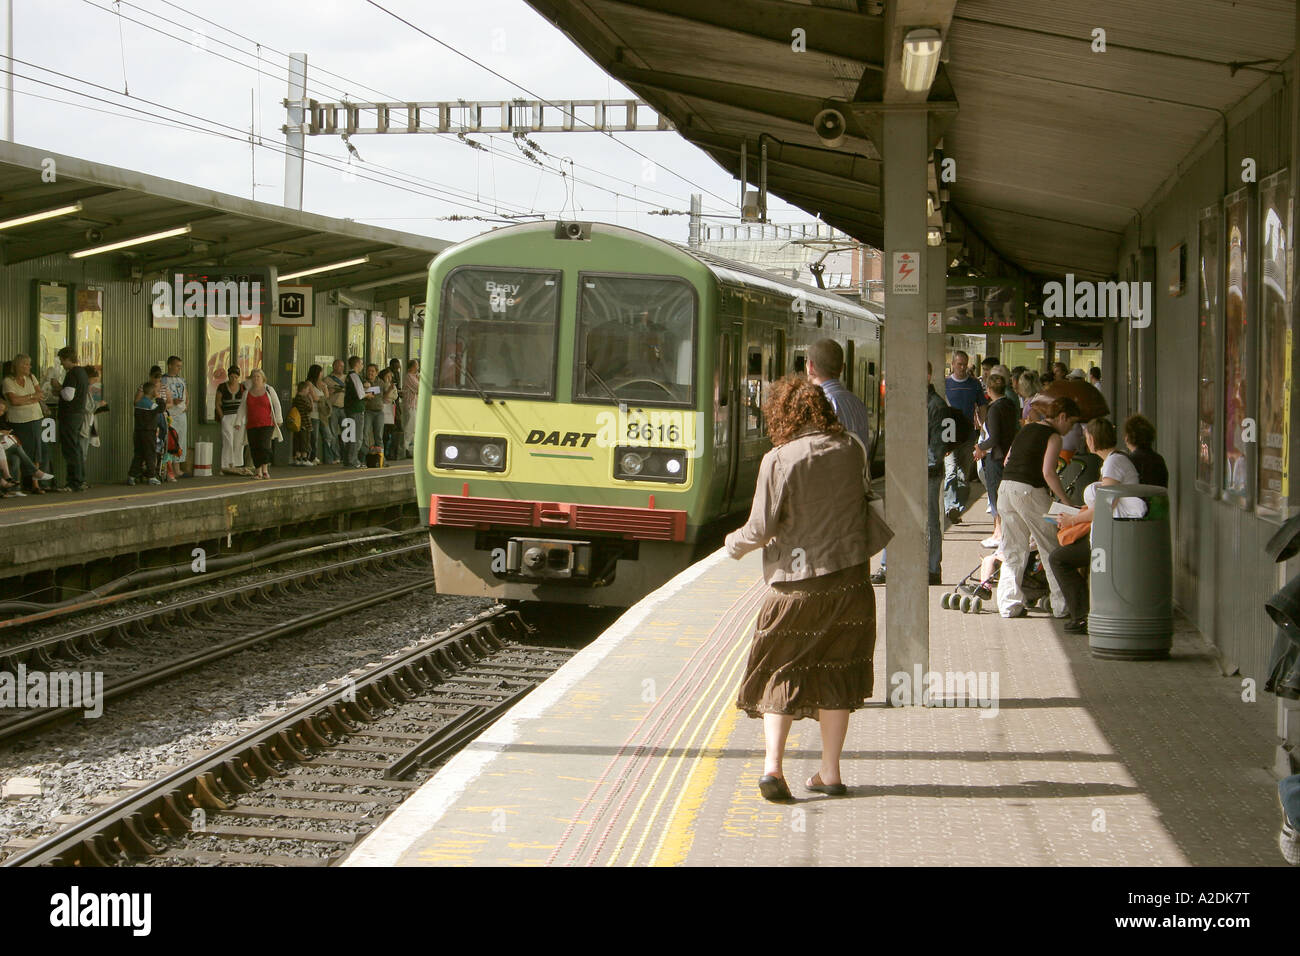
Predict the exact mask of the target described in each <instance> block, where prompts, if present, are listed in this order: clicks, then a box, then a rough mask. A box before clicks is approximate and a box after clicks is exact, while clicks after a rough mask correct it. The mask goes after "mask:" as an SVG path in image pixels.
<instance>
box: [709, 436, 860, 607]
mask: <svg viewBox="0 0 1300 956" xmlns="http://www.w3.org/2000/svg"><path fill="white" fill-rule="evenodd" d="M867 480H868V479H867V476H866V455H865V453H864V452H863V450H862V446H861V445H859V444H858V443H857V442H856V441H854V440H853V439H852V438H849V437H848V436H847V435H844V434H841V435H835V436H831V435H828V434H826V433H825V432H820V431H814V430H813V429H812V428H811V427H809V428H806V429H804V430H803V431H801V432H799V433H798V434H797V435H796V436H795V437H794V438H792V439H791V440H790V441H788V442H786V443H785V444H784V445H778V446H777V447H775V448H773V449H772V450H771V451H769V452H768V453H767V454H766V455H764V456H763V463H762V464H761V465H760V466H759V470H758V486H757V487H756V488H755V490H754V507H753V509H752V510H751V511H750V513H749V520H748V521H747V522H745V524H744V526H742V527H740V528H737V529H736V530H735V531H733V532H732V533H731V534H729V535H727V542H726V548H727V554H729V555H730V556H731V557H733V558H739V557H741V556H742V555H745V554H748V553H749V552H750V551H753V550H755V549H756V548H762V549H763V579H764V580H765V581H766V582H767V583H768V584H772V583H773V582H776V581H802V580H804V579H806V578H812V577H818V576H820V575H823V574H830V573H832V572H834V571H841V570H843V569H844V568H851V567H854V566H856V565H859V564H866V563H867V561H868V560H869V558H870V555H869V554H868V553H867V525H866V519H865V516H864V515H863V510H862V509H863V500H864V498H865V496H866V493H867V490H868V487H869V486H868V484H867Z"/></svg>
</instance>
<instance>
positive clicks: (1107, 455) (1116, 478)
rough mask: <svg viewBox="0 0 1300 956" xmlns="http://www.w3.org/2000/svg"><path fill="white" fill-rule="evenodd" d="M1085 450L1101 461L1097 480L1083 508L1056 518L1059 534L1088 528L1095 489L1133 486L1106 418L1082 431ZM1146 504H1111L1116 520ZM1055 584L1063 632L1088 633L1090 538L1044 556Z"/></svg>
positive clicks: (1135, 514) (1142, 510) (1138, 513)
mask: <svg viewBox="0 0 1300 956" xmlns="http://www.w3.org/2000/svg"><path fill="white" fill-rule="evenodd" d="M1083 433H1084V438H1085V440H1086V441H1087V443H1088V450H1089V451H1090V452H1092V453H1093V454H1095V455H1097V456H1098V457H1099V458H1100V459H1101V480H1100V481H1096V482H1093V483H1092V484H1090V485H1089V486H1088V487H1087V488H1085V489H1084V490H1083V503H1084V507H1083V510H1081V511H1080V512H1079V513H1078V514H1073V515H1059V516H1058V517H1057V526H1058V527H1059V528H1060V529H1061V530H1062V531H1064V530H1066V529H1067V528H1071V527H1074V526H1076V525H1083V524H1086V525H1087V526H1088V527H1089V528H1091V526H1092V519H1093V514H1094V510H1093V509H1094V505H1095V503H1096V500H1097V486H1098V485H1136V484H1139V481H1138V471H1137V468H1136V467H1135V466H1134V464H1133V462H1132V461H1130V460H1129V458H1128V456H1126V455H1124V454H1123V453H1120V454H1116V452H1115V438H1116V436H1115V426H1114V425H1112V424H1111V422H1110V419H1109V418H1094V419H1093V420H1092V421H1090V422H1088V424H1087V425H1086V426H1085V427H1084V430H1083ZM1146 510H1147V506H1146V502H1145V501H1143V500H1142V499H1141V498H1120V499H1119V500H1117V501H1116V502H1115V504H1114V513H1115V516H1116V517H1117V518H1130V519H1131V518H1141V517H1142V516H1143V515H1145V514H1146ZM1048 561H1049V562H1050V564H1051V566H1052V570H1053V572H1054V573H1055V576H1056V580H1057V582H1058V583H1059V584H1060V586H1061V592H1062V593H1063V594H1064V595H1065V603H1066V607H1067V609H1068V610H1069V615H1068V620H1067V622H1066V625H1065V629H1066V630H1067V631H1069V632H1070V633H1072V634H1082V633H1087V630H1088V569H1089V566H1090V565H1091V563H1092V539H1091V535H1090V534H1083V535H1081V536H1080V537H1079V538H1077V539H1075V540H1074V541H1072V542H1070V543H1069V544H1066V545H1062V546H1061V547H1059V548H1057V549H1056V550H1055V551H1053V552H1052V553H1051V554H1050V555H1049V556H1048Z"/></svg>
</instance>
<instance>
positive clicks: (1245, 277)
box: [1223, 189, 1254, 501]
mask: <svg viewBox="0 0 1300 956" xmlns="http://www.w3.org/2000/svg"><path fill="white" fill-rule="evenodd" d="M1223 225H1224V240H1225V248H1224V252H1225V263H1226V266H1227V281H1226V282H1225V283H1224V286H1223V292H1224V295H1223V493H1224V496H1225V497H1227V498H1229V499H1236V500H1238V501H1241V500H1243V499H1245V498H1246V497H1247V496H1249V494H1250V482H1249V466H1250V460H1249V457H1248V455H1247V442H1246V441H1245V438H1244V436H1243V432H1242V424H1243V423H1244V422H1245V420H1246V419H1247V418H1248V417H1250V411H1249V408H1248V407H1247V396H1248V395H1249V394H1250V383H1249V382H1248V381H1247V357H1246V343H1247V335H1246V333H1247V324H1248V323H1249V321H1250V298H1249V297H1250V295H1251V294H1252V290H1251V288H1250V270H1251V269H1252V268H1253V267H1254V263H1253V262H1251V261H1250V231H1251V230H1250V227H1251V222H1250V196H1249V193H1248V192H1247V191H1246V190H1245V189H1239V190H1237V191H1236V192H1235V193H1233V194H1231V195H1230V196H1228V197H1227V198H1226V199H1225V200H1224V203H1223Z"/></svg>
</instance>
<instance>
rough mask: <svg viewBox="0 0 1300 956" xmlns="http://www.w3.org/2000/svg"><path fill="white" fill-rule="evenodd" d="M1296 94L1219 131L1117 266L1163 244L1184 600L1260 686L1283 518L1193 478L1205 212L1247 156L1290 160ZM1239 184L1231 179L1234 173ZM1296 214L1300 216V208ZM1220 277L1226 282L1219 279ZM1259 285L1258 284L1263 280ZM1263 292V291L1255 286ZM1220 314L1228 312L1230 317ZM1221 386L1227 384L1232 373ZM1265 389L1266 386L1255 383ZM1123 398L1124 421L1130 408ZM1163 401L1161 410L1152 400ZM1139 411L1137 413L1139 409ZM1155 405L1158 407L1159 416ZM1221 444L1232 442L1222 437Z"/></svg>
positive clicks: (1163, 315) (1164, 361) (1170, 441)
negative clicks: (1180, 247)
mask: <svg viewBox="0 0 1300 956" xmlns="http://www.w3.org/2000/svg"><path fill="white" fill-rule="evenodd" d="M1290 151H1291V124H1290V101H1289V97H1288V96H1287V95H1286V93H1285V92H1284V91H1281V90H1279V91H1277V92H1275V93H1274V94H1273V95H1272V96H1271V97H1269V98H1268V99H1267V101H1266V102H1264V103H1263V104H1262V105H1261V106H1259V107H1258V108H1256V109H1254V110H1253V111H1252V112H1250V113H1249V114H1248V115H1246V116H1244V117H1240V118H1239V121H1238V122H1235V123H1233V124H1231V125H1230V126H1229V131H1228V142H1227V150H1226V155H1225V150H1224V143H1223V140H1222V137H1220V138H1219V139H1218V140H1217V141H1216V142H1215V143H1214V144H1213V145H1212V146H1211V148H1209V149H1208V150H1206V151H1205V152H1204V153H1203V154H1202V155H1201V156H1200V157H1199V158H1198V159H1197V160H1196V161H1195V162H1194V163H1193V164H1192V165H1191V166H1189V167H1188V168H1186V169H1184V170H1182V175H1181V177H1180V179H1179V181H1178V182H1177V183H1176V184H1175V185H1174V187H1173V189H1172V190H1171V191H1170V192H1169V193H1168V195H1166V196H1165V197H1164V198H1163V199H1162V200H1161V201H1160V202H1159V204H1158V205H1156V206H1155V207H1154V209H1149V210H1146V211H1145V214H1144V216H1143V220H1142V224H1141V236H1140V241H1139V236H1138V231H1137V228H1136V226H1135V227H1134V228H1132V229H1130V231H1129V234H1128V235H1127V236H1126V237H1125V242H1124V244H1123V247H1122V249H1121V252H1120V259H1119V262H1118V263H1117V265H1116V271H1117V272H1120V271H1122V269H1123V264H1124V263H1126V262H1128V260H1129V256H1131V255H1134V254H1136V251H1137V248H1138V247H1139V246H1154V247H1155V249H1156V280H1155V285H1154V290H1153V291H1154V297H1155V302H1156V313H1155V321H1154V323H1153V328H1152V329H1151V330H1149V331H1150V332H1151V333H1152V339H1154V341H1153V342H1152V341H1149V342H1148V343H1147V344H1148V345H1149V346H1152V347H1154V350H1155V369H1156V382H1155V383H1154V384H1155V388H1154V389H1152V388H1148V389H1147V391H1146V395H1145V396H1144V399H1143V404H1144V405H1146V406H1147V407H1145V408H1143V409H1142V411H1144V412H1145V413H1146V414H1148V415H1149V416H1152V417H1153V418H1154V421H1155V422H1156V427H1157V430H1158V433H1159V437H1158V439H1157V442H1156V448H1157V450H1158V451H1160V452H1161V453H1162V454H1163V455H1164V456H1165V458H1166V460H1167V461H1168V463H1169V468H1170V483H1171V492H1172V499H1173V501H1172V518H1173V524H1174V529H1173V530H1174V598H1175V600H1176V601H1177V603H1178V605H1179V607H1181V608H1182V609H1183V610H1184V611H1185V612H1186V613H1187V615H1188V616H1189V617H1190V618H1191V620H1192V621H1193V622H1194V623H1195V624H1196V626H1197V627H1198V628H1199V629H1200V631H1201V632H1202V633H1203V634H1205V635H1206V636H1207V637H1208V638H1209V639H1210V640H1212V641H1213V642H1214V644H1215V645H1216V647H1217V648H1218V649H1219V651H1220V653H1221V655H1222V658H1223V661H1222V663H1223V666H1224V668H1225V671H1226V672H1227V673H1232V672H1233V671H1234V670H1240V672H1241V674H1242V675H1243V676H1247V677H1253V678H1255V679H1256V680H1257V681H1258V682H1259V683H1260V684H1261V685H1262V684H1263V679H1264V677H1265V675H1266V672H1267V666H1268V653H1269V649H1270V648H1271V647H1272V644H1273V637H1274V629H1273V626H1272V624H1271V622H1270V621H1269V620H1268V617H1267V616H1266V614H1265V613H1264V610H1263V602H1264V600H1265V599H1266V598H1267V597H1268V596H1269V595H1270V594H1272V593H1273V591H1275V590H1276V589H1277V587H1278V585H1279V584H1280V583H1281V580H1282V578H1281V575H1280V573H1279V569H1278V568H1277V567H1276V566H1275V565H1273V564H1272V563H1270V562H1269V560H1268V558H1267V557H1266V556H1265V555H1264V551H1263V548H1264V544H1265V543H1266V542H1267V541H1268V539H1269V538H1270V537H1271V536H1272V534H1273V533H1274V532H1275V531H1276V530H1277V527H1278V522H1276V521H1274V520H1271V519H1266V518H1262V517H1259V516H1257V515H1255V514H1254V513H1253V512H1247V511H1243V510H1242V509H1240V508H1238V507H1236V506H1234V505H1232V504H1229V503H1227V502H1224V501H1220V500H1217V498H1215V497H1214V496H1212V495H1210V494H1208V493H1207V492H1203V491H1198V490H1197V488H1196V485H1195V470H1196V458H1197V348H1198V316H1197V307H1198V299H1197V296H1198V286H1197V269H1196V263H1198V262H1199V256H1200V249H1199V241H1198V240H1199V231H1198V219H1199V215H1200V211H1201V210H1202V209H1203V208H1204V207H1206V206H1210V205H1213V204H1215V203H1217V202H1219V201H1220V200H1221V199H1222V198H1223V196H1224V194H1225V193H1226V192H1228V191H1230V190H1232V189H1236V188H1238V187H1239V186H1240V185H1241V182H1240V175H1241V168H1242V166H1241V162H1242V159H1243V158H1246V157H1250V158H1252V159H1254V160H1255V162H1256V166H1257V174H1258V179H1263V178H1264V177H1265V176H1267V175H1269V174H1270V173H1273V172H1275V171H1277V170H1279V169H1283V168H1286V167H1288V166H1289V165H1290ZM1225 163H1226V168H1227V170H1228V173H1229V176H1230V179H1231V181H1230V182H1227V183H1226V184H1225V177H1224V170H1225ZM1293 215H1294V214H1293ZM1184 242H1185V243H1186V244H1187V286H1186V292H1185V294H1184V295H1182V296H1171V295H1170V294H1169V293H1168V285H1169V269H1170V260H1169V255H1168V251H1169V250H1170V249H1171V248H1172V247H1175V246H1176V245H1177V244H1178V243H1184ZM1220 281H1222V280H1220ZM1252 288H1253V289H1258V279H1257V278H1256V279H1255V280H1254V283H1253V285H1252ZM1255 294H1256V295H1257V294H1258V293H1255ZM1220 321H1221V322H1222V319H1221V320H1220ZM1117 339H1118V341H1117V352H1118V353H1119V354H1118V356H1117V358H1118V368H1117V377H1116V380H1117V381H1125V380H1127V378H1128V376H1129V375H1130V369H1129V368H1128V360H1127V336H1126V334H1125V333H1124V332H1123V331H1121V332H1120V334H1119V335H1118V336H1117ZM1219 378H1220V381H1219V383H1218V387H1219V388H1222V372H1221V371H1220V373H1219ZM1252 388H1257V383H1252ZM1117 397H1118V403H1117V404H1118V407H1117V409H1116V413H1117V417H1119V418H1121V420H1122V416H1123V415H1125V414H1127V413H1128V411H1129V410H1130V409H1129V408H1128V407H1127V400H1126V397H1125V396H1123V395H1120V396H1117ZM1152 406H1154V407H1152ZM1134 410H1136V409H1134ZM1152 413H1154V415H1152ZM1219 443H1220V447H1221V445H1222V438H1221V437H1220V438H1219Z"/></svg>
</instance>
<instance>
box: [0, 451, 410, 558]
mask: <svg viewBox="0 0 1300 956" xmlns="http://www.w3.org/2000/svg"><path fill="white" fill-rule="evenodd" d="M414 502H415V484H414V478H413V476H412V468H411V464H410V462H409V461H401V462H397V463H394V464H392V465H390V466H389V467H387V468H383V469H364V468H363V469H350V468H349V469H344V468H341V467H339V466H330V465H322V466H318V467H314V468H295V467H284V468H277V469H275V470H274V471H273V473H272V476H271V478H270V479H269V480H256V479H252V478H242V477H232V476H227V475H222V476H219V477H212V478H183V479H181V480H179V481H177V482H172V483H167V484H163V485H147V484H145V485H136V486H134V487H128V486H127V485H125V484H117V485H107V484H106V485H96V486H93V487H92V488H91V489H90V490H89V491H86V492H71V493H49V494H45V495H28V496H27V497H26V498H7V499H4V500H3V501H0V580H3V579H5V578H13V577H17V576H22V575H30V574H33V573H36V572H41V571H47V570H54V569H59V568H66V567H70V566H73V565H76V566H84V565H87V564H91V563H94V562H96V561H107V560H109V559H115V558H120V557H122V556H127V557H130V558H134V556H135V555H137V554H140V553H142V552H148V551H157V550H162V549H167V548H171V547H181V546H191V545H193V544H196V543H199V542H204V541H209V540H216V539H218V538H220V539H223V540H224V539H226V537H227V536H228V535H230V536H238V535H242V534H247V533H250V532H258V531H262V530H266V529H272V528H285V527H288V526H300V525H311V524H313V523H317V522H326V521H330V520H331V519H334V518H340V517H341V518H342V519H344V520H343V523H342V524H341V525H340V526H339V528H338V530H343V529H346V528H347V527H351V526H352V524H351V521H350V519H351V517H352V516H354V515H355V517H356V518H357V519H366V518H369V517H373V516H375V515H377V514H379V513H381V512H383V511H385V510H388V509H397V508H405V507H407V506H411V507H412V508H413V507H414Z"/></svg>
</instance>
